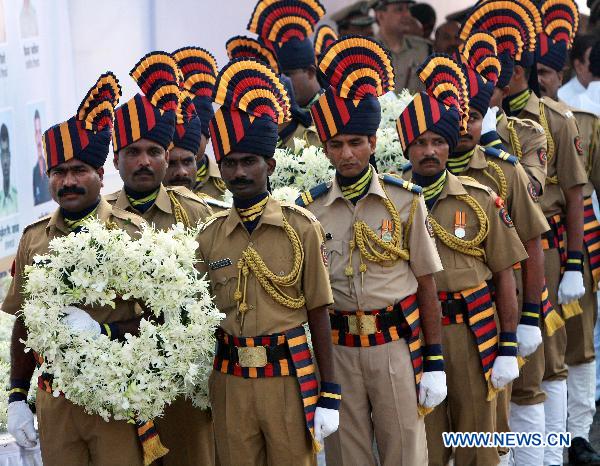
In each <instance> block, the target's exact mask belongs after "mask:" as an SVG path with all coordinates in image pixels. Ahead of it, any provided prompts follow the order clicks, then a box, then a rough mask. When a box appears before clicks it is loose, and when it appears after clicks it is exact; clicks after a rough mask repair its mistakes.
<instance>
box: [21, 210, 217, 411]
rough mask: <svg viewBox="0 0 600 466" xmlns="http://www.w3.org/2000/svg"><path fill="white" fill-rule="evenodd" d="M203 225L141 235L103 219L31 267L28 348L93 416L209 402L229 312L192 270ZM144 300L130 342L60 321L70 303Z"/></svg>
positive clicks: (59, 241) (54, 244)
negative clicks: (217, 345) (179, 401)
mask: <svg viewBox="0 0 600 466" xmlns="http://www.w3.org/2000/svg"><path fill="white" fill-rule="evenodd" d="M196 233H197V230H194V229H190V230H186V229H184V228H183V226H182V225H181V224H178V225H177V226H175V227H174V228H173V229H172V230H169V231H166V232H165V231H157V230H155V229H153V228H151V227H144V228H143V229H142V232H141V234H140V237H139V238H138V239H132V238H130V237H129V236H128V235H127V233H125V232H124V231H123V230H120V229H111V228H109V227H107V226H105V225H103V224H102V223H100V222H99V221H98V220H93V221H90V222H88V223H86V224H85V227H84V229H83V230H82V231H81V232H79V233H78V234H70V235H68V236H65V237H59V238H55V239H53V240H52V241H51V242H50V247H49V249H50V252H49V253H48V254H46V255H44V256H37V257H35V258H34V265H33V266H28V267H27V268H26V275H27V283H26V286H25V293H26V296H27V299H26V302H25V304H24V307H23V309H22V312H23V316H24V319H25V324H26V325H27V329H28V339H27V342H26V345H27V347H28V348H31V349H33V350H35V351H36V352H38V353H39V354H41V355H43V356H44V363H43V364H42V367H41V368H40V369H41V370H42V371H43V372H46V373H49V374H51V375H52V376H53V384H52V387H53V390H54V395H55V396H58V395H59V392H63V393H64V395H65V397H66V398H67V399H69V400H71V401H72V402H73V403H75V404H77V405H79V406H82V407H84V408H85V410H86V411H87V412H89V413H95V414H99V415H100V416H102V417H103V418H104V419H105V420H108V419H109V418H111V417H112V418H114V419H124V420H128V421H133V420H135V421H146V420H149V419H153V418H155V417H158V416H160V415H161V414H162V412H163V410H164V407H165V405H166V404H168V403H171V402H172V401H173V400H174V399H175V398H177V397H179V396H181V395H185V396H187V397H189V398H191V399H192V400H193V401H194V404H195V405H197V406H198V407H200V408H204V407H207V406H208V382H207V379H208V375H209V374H210V371H211V369H212V355H213V351H214V330H215V328H216V326H217V325H218V323H219V321H220V320H221V318H222V317H223V315H222V314H220V313H219V311H218V310H217V309H216V308H215V306H214V305H213V302H212V299H211V296H210V293H209V289H208V283H207V281H206V280H205V279H204V278H203V277H201V276H200V275H199V274H198V272H197V270H196V269H195V267H194V263H195V261H196V260H195V257H196V256H195V251H196V248H197V246H198V245H197V243H196V241H195V235H196ZM117 297H120V298H122V299H124V300H135V301H137V302H140V303H143V305H144V307H145V308H146V309H148V310H149V313H150V314H151V316H152V318H151V319H150V320H148V319H146V318H142V320H141V322H140V331H139V335H138V336H132V335H130V334H127V335H125V338H124V341H120V340H110V339H109V338H108V337H107V336H105V335H99V336H98V335H92V334H91V333H81V334H75V333H73V332H72V331H71V330H70V329H69V327H67V326H66V325H65V324H64V323H63V322H62V321H61V316H62V310H63V308H64V307H65V306H69V305H94V306H105V305H108V306H111V307H113V308H114V306H115V299H117ZM91 312H92V314H93V311H91Z"/></svg>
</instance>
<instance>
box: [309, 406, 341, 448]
mask: <svg viewBox="0 0 600 466" xmlns="http://www.w3.org/2000/svg"><path fill="white" fill-rule="evenodd" d="M339 425H340V412H339V411H338V410H337V409H329V408H321V407H318V406H317V409H316V411H315V438H316V439H317V441H318V442H319V443H321V442H323V439H324V438H325V437H327V436H329V435H331V434H333V433H334V432H335V431H336V430H338V427H339Z"/></svg>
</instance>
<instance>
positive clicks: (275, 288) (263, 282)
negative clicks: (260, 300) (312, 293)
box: [233, 216, 306, 331]
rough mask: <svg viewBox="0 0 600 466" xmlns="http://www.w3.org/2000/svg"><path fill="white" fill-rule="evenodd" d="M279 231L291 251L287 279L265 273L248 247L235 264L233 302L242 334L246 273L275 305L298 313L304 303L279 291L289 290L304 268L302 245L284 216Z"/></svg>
mask: <svg viewBox="0 0 600 466" xmlns="http://www.w3.org/2000/svg"><path fill="white" fill-rule="evenodd" d="M283 229H284V230H285V232H286V234H287V237H288V239H289V240H290V242H291V243H292V250H293V265H292V270H291V271H290V272H289V273H288V274H287V275H283V276H279V275H277V274H275V273H273V272H272V271H271V270H269V268H268V267H267V265H266V264H265V262H264V261H263V259H262V258H261V257H260V255H259V254H258V252H257V251H256V249H254V248H253V247H251V246H248V247H247V248H246V249H244V251H242V257H241V258H240V259H239V260H238V263H237V268H238V284H237V289H236V291H235V293H234V295H233V299H235V300H236V301H237V302H238V305H237V308H238V315H239V316H240V325H241V329H242V331H243V329H244V318H245V315H246V312H247V311H248V304H247V302H246V291H247V287H248V275H249V274H250V271H252V273H254V276H255V277H256V279H257V280H258V282H259V283H260V286H262V288H263V290H265V292H266V293H267V294H268V295H269V296H270V297H271V298H272V299H273V300H274V301H275V302H276V303H278V304H281V305H282V306H285V307H287V308H289V309H300V308H302V307H303V306H304V305H305V303H306V300H305V298H304V295H303V294H300V296H298V297H297V298H294V297H293V296H290V295H288V294H287V293H285V292H284V291H283V290H282V288H283V287H291V286H294V285H295V284H296V283H297V282H298V280H299V278H300V273H301V270H302V264H304V248H303V247H302V242H301V241H300V237H299V236H298V233H296V230H294V229H293V228H292V226H291V225H290V224H289V223H288V221H287V220H286V218H285V216H284V217H283ZM242 277H243V279H244V285H243V291H242V289H241V283H242Z"/></svg>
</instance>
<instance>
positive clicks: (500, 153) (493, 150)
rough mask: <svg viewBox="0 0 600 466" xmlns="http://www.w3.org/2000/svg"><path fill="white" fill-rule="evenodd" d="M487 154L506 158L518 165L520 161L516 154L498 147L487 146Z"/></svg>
mask: <svg viewBox="0 0 600 466" xmlns="http://www.w3.org/2000/svg"><path fill="white" fill-rule="evenodd" d="M484 152H485V155H487V156H489V157H494V158H496V159H501V160H504V161H506V162H508V163H510V164H512V165H516V164H518V163H519V159H518V158H517V157H515V156H514V155H510V154H509V153H508V152H505V151H503V150H500V149H496V148H494V147H486V148H484Z"/></svg>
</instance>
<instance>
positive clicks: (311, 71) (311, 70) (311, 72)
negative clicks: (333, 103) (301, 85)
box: [306, 65, 317, 79]
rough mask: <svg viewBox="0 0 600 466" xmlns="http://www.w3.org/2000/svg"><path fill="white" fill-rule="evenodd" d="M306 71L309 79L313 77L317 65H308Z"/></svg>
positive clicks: (315, 74)
mask: <svg viewBox="0 0 600 466" xmlns="http://www.w3.org/2000/svg"><path fill="white" fill-rule="evenodd" d="M306 72H307V74H308V78H309V79H314V78H315V77H316V76H317V67H316V66H315V65H310V66H309V67H308V68H307V69H306Z"/></svg>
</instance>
